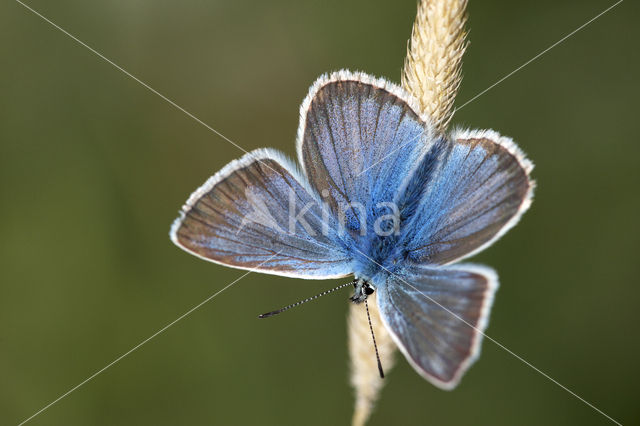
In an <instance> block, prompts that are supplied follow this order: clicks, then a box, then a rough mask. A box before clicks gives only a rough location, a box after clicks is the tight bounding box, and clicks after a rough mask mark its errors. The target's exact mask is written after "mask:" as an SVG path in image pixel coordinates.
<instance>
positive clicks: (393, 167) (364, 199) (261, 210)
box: [170, 70, 534, 389]
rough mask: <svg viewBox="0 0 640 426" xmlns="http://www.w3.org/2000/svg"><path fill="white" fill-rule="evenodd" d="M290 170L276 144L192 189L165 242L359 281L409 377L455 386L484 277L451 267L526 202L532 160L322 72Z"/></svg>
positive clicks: (468, 355)
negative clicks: (411, 372) (447, 129)
mask: <svg viewBox="0 0 640 426" xmlns="http://www.w3.org/2000/svg"><path fill="white" fill-rule="evenodd" d="M296 148H297V157H298V163H297V164H296V163H294V162H292V161H291V160H289V159H288V158H286V157H285V156H284V155H283V154H281V153H280V152H278V151H275V150H272V149H259V150H256V151H253V152H250V153H248V154H246V155H245V156H243V157H242V158H240V159H239V160H236V161H232V162H231V163H229V164H228V165H227V166H225V167H224V168H223V169H222V170H220V171H219V172H218V173H216V174H215V175H214V176H213V177H211V178H210V179H209V180H207V182H206V183H205V184H204V185H202V186H201V187H200V188H199V189H197V190H196V191H195V192H194V193H193V194H192V195H191V197H190V198H189V199H188V200H187V202H186V204H185V205H184V206H183V208H182V211H181V213H180V217H178V218H177V219H176V221H175V222H174V223H173V226H172V228H171V232H170V236H171V239H172V241H173V242H174V243H175V244H177V245H178V246H179V247H180V248H182V249H184V250H186V251H187V252H189V253H191V254H194V255H196V256H198V257H200V258H202V259H205V260H207V261H211V262H214V263H218V264H222V265H225V266H229V267H233V268H240V269H247V270H255V271H259V272H263V273H267V274H275V275H282V276H287V277H295V278H303V279H316V280H320V279H330V278H339V277H345V276H350V275H353V276H354V279H355V281H354V288H355V290H354V295H353V297H352V298H351V300H352V301H354V302H356V303H360V302H366V300H367V298H368V297H369V296H374V297H376V301H377V304H378V307H379V310H380V315H381V318H382V320H383V323H384V325H385V327H386V328H387V330H388V331H389V333H390V335H391V336H392V338H393V340H394V341H395V343H396V344H397V345H398V347H399V348H400V350H401V351H402V353H403V354H404V356H405V357H406V359H407V360H408V362H409V363H410V364H411V366H413V368H414V369H415V370H416V371H417V372H418V373H419V374H420V375H422V376H423V377H424V378H426V379H427V380H429V381H430V382H431V383H433V384H435V385H436V386H438V387H440V388H443V389H452V388H453V387H455V386H456V385H457V383H458V382H459V380H460V378H461V376H462V375H463V374H464V372H465V371H466V370H467V369H468V368H469V366H470V365H471V364H472V363H473V362H474V361H475V359H476V358H477V357H478V355H479V349H480V343H481V340H482V337H483V335H484V330H485V329H486V327H487V322H488V318H489V311H490V309H491V305H492V301H493V297H494V293H495V291H496V289H497V288H498V278H497V274H496V273H495V272H494V270H493V269H491V268H489V267H486V266H481V265H474V264H465V263H455V262H457V261H459V260H462V259H464V258H466V257H468V256H471V255H473V254H475V253H477V252H479V251H480V250H483V249H484V248H486V247H488V246H489V245H491V244H492V243H493V242H495V241H496V240H497V239H498V238H500V236H502V235H503V234H504V233H505V232H506V231H507V230H508V229H510V228H511V227H513V226H514V225H515V224H516V223H517V222H518V220H519V218H520V216H521V215H522V214H523V213H524V211H526V210H527V208H528V207H529V205H530V204H531V200H532V195H533V188H534V182H533V181H532V180H531V179H530V177H529V175H530V172H531V170H532V168H533V164H532V163H531V162H530V161H529V160H527V159H526V157H525V155H524V154H523V152H522V151H521V150H520V149H519V148H518V147H517V146H516V145H515V143H514V142H513V141H512V140H511V139H509V138H507V137H504V136H500V135H499V134H498V133H496V132H494V131H491V130H460V129H457V130H453V131H452V132H451V133H450V134H448V135H446V136H443V135H440V134H438V133H436V131H435V130H434V128H433V126H432V124H431V123H430V120H429V117H428V116H427V115H426V114H424V113H422V112H421V110H420V108H419V107H418V103H417V101H416V100H415V99H414V98H413V97H412V96H411V95H410V94H408V93H407V92H406V91H405V90H403V89H402V88H401V87H399V86H397V85H394V84H392V83H390V82H388V81H386V80H383V79H376V78H374V77H371V76H369V75H366V74H363V73H353V72H349V71H345V70H343V71H338V72H335V73H332V74H328V75H323V76H322V77H320V78H319V79H318V80H317V81H316V82H315V83H314V84H313V85H312V86H311V88H310V90H309V94H308V95H307V97H306V99H305V100H304V102H303V103H302V105H301V107H300V125H299V128H298V134H297V143H296Z"/></svg>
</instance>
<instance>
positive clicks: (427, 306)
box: [376, 264, 498, 389]
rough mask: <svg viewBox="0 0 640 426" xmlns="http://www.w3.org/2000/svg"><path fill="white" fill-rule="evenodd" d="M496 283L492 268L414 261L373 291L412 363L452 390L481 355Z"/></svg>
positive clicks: (431, 379) (418, 369)
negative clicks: (424, 265)
mask: <svg viewBox="0 0 640 426" xmlns="http://www.w3.org/2000/svg"><path fill="white" fill-rule="evenodd" d="M497 287H498V280H497V276H496V274H495V272H494V271H493V270H492V269H490V268H487V267H484V266H478V265H468V264H459V265H455V266H446V267H437V268H429V267H422V266H412V267H410V268H408V269H407V270H405V271H404V272H403V273H401V274H398V275H392V276H390V278H389V279H388V281H387V282H386V283H385V284H383V285H380V286H379V287H378V288H377V290H376V293H377V301H378V306H379V308H380V314H381V316H382V319H383V322H384V323H385V325H386V327H387V329H388V330H389V331H390V332H391V335H392V337H393V338H394V340H395V342H396V343H397V344H398V347H399V348H400V349H401V351H402V352H403V353H404V355H405V357H406V358H407V360H408V361H409V362H410V364H411V365H412V366H413V367H414V368H415V370H416V371H417V372H418V373H420V374H421V375H422V376H423V377H425V378H426V379H427V380H429V381H430V382H432V383H433V384H435V385H436V386H438V387H441V388H443V389H452V388H453V387H455V386H456V384H457V383H458V381H459V380H460V378H461V377H462V375H463V374H464V372H465V371H466V369H467V368H469V366H470V365H471V364H472V363H473V361H474V360H475V359H476V358H477V357H478V355H479V350H480V342H481V340H482V336H483V334H482V333H483V332H484V330H485V328H486V326H487V322H488V317H489V311H490V309H491V303H492V301H493V295H494V292H495V291H496V289H497Z"/></svg>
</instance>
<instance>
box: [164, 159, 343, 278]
mask: <svg viewBox="0 0 640 426" xmlns="http://www.w3.org/2000/svg"><path fill="white" fill-rule="evenodd" d="M336 229H337V226H336V223H335V220H334V219H333V218H332V216H331V215H329V214H326V212H325V213H324V214H323V211H322V204H321V203H320V202H319V201H318V199H317V197H316V196H315V195H314V194H313V191H312V190H310V189H308V186H307V185H306V184H305V182H304V178H303V177H300V176H298V173H297V171H296V170H295V167H293V166H291V165H287V162H286V160H284V158H282V157H281V156H280V155H279V154H277V153H276V152H274V151H267V150H261V151H258V152H254V153H250V154H247V155H246V156H245V157H243V158H242V159H240V160H238V161H236V162H233V163H231V164H229V165H228V166H227V167H225V168H224V169H223V170H222V171H221V172H219V173H218V174H217V175H215V176H214V177H212V178H211V179H210V180H209V181H208V182H207V183H205V185H203V186H202V187H201V188H200V189H198V190H197V191H196V192H195V193H194V194H193V195H192V196H191V198H190V199H189V201H187V204H186V205H185V207H184V208H183V213H182V215H181V217H180V218H178V219H177V220H176V222H175V223H174V226H173V228H172V230H171V236H172V239H173V241H174V242H175V243H176V244H178V245H179V246H180V247H182V248H184V249H185V250H187V251H189V252H191V253H193V254H195V255H197V256H199V257H201V258H204V259H206V260H210V261H213V262H217V263H221V264H224V265H227V266H232V267H237V268H243V269H254V268H256V269H258V270H260V271H262V272H267V273H273V274H278V275H286V276H294V277H301V278H314V279H324V278H333V277H341V276H345V275H348V274H349V273H351V270H350V268H349V256H348V255H347V254H346V252H345V250H344V247H343V246H342V245H341V243H340V238H339V237H338V236H337V234H336V233H335V230H336Z"/></svg>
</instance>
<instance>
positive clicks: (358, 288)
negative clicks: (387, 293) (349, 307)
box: [349, 278, 376, 303]
mask: <svg viewBox="0 0 640 426" xmlns="http://www.w3.org/2000/svg"><path fill="white" fill-rule="evenodd" d="M353 287H354V292H353V296H351V297H350V298H349V300H351V301H352V302H353V303H362V302H364V301H365V300H367V297H369V296H371V295H372V294H373V292H374V291H375V290H376V289H375V287H373V286H372V285H371V283H369V282H368V281H365V280H364V279H362V278H359V279H358V280H356V281H355V282H354V283H353Z"/></svg>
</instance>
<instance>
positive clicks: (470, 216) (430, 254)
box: [405, 131, 534, 264]
mask: <svg viewBox="0 0 640 426" xmlns="http://www.w3.org/2000/svg"><path fill="white" fill-rule="evenodd" d="M532 167H533V166H532V164H531V162H529V161H528V160H527V159H526V158H525V157H524V155H523V154H522V153H521V151H520V150H519V149H518V148H517V146H516V145H515V144H514V143H513V142H512V141H511V140H510V139H508V138H505V137H502V136H500V135H498V134H497V133H495V132H492V131H472V132H454V133H453V134H452V135H451V138H450V139H449V140H444V139H443V140H441V141H440V142H439V143H437V144H436V145H434V147H433V148H432V152H430V153H429V154H427V155H426V156H425V161H424V162H423V164H421V166H420V167H419V168H418V171H417V172H416V173H415V175H414V177H413V180H414V181H415V182H418V183H419V184H420V185H423V186H422V188H421V192H422V194H421V195H420V196H419V198H418V197H416V198H415V199H414V200H412V201H413V203H414V205H413V207H412V208H413V212H412V214H413V216H412V218H411V220H410V221H409V222H408V223H407V224H406V228H405V229H406V233H405V235H407V237H406V240H405V245H406V249H407V251H408V252H409V259H410V260H411V261H412V262H415V263H421V264H422V263H428V264H447V263H451V262H453V261H456V260H460V259H462V258H464V257H467V256H470V255H471V254H473V253H475V252H477V251H479V250H481V249H482V248H484V247H486V246H487V245H489V244H491V243H492V242H493V241H495V240H496V239H497V238H498V237H500V236H501V235H502V234H504V232H506V231H507V230H508V229H509V228H511V227H512V226H513V225H515V223H516V222H517V221H518V219H519V217H520V216H521V215H522V213H523V212H524V211H525V210H526V209H527V208H528V207H529V205H530V203H531V197H532V193H533V187H534V183H533V181H531V180H530V178H529V173H530V171H531V169H532ZM422 170H424V172H423V174H424V175H426V177H425V176H421V171H422ZM422 182H424V183H422ZM411 186H412V185H411V184H410V185H409V187H411ZM413 186H414V187H415V184H414V185H413ZM414 192H415V191H414Z"/></svg>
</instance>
